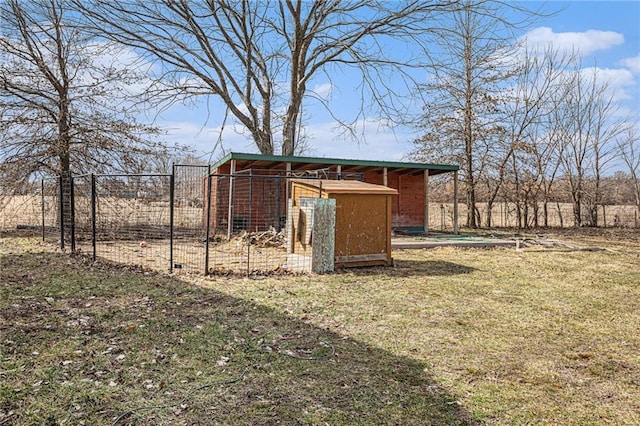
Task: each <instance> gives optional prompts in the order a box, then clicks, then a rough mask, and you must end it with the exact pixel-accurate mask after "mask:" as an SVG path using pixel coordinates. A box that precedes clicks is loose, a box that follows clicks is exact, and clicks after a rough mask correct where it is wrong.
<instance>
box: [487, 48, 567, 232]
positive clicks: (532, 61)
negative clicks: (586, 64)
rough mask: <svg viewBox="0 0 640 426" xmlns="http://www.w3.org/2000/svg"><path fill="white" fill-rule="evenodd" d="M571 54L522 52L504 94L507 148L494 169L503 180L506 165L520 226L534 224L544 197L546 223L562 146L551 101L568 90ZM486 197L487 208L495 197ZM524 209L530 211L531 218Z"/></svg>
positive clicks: (537, 223)
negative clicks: (506, 93) (566, 82)
mask: <svg viewBox="0 0 640 426" xmlns="http://www.w3.org/2000/svg"><path fill="white" fill-rule="evenodd" d="M573 60H574V56H573V55H572V54H568V53H562V52H559V51H555V50H553V49H551V48H548V47H547V48H545V49H544V50H543V51H535V50H528V49H525V50H524V56H523V57H522V58H520V59H519V64H520V65H519V67H518V73H517V77H516V78H515V81H514V84H513V85H512V87H511V88H510V89H509V90H508V99H509V101H508V102H507V104H506V106H505V113H506V114H505V123H504V127H505V129H506V133H507V136H506V137H507V140H508V141H509V144H510V145H509V149H508V151H507V153H506V155H505V156H504V157H503V163H501V164H500V165H499V168H498V170H499V176H500V178H501V179H503V178H504V173H505V172H506V170H505V166H506V164H507V163H508V162H510V163H511V166H512V169H511V175H510V179H511V184H512V190H513V192H514V193H513V194H512V197H513V201H514V202H515V203H516V210H517V214H518V221H517V222H518V223H519V224H520V225H521V226H524V227H528V226H530V225H533V226H538V225H539V222H538V220H539V201H540V195H541V194H542V196H543V206H544V220H545V224H548V198H549V194H550V191H551V186H552V185H553V182H554V180H555V177H556V175H557V173H558V169H559V165H560V161H559V158H560V156H559V155H558V154H559V152H560V151H561V144H560V143H559V141H558V139H557V138H556V137H554V132H553V128H552V126H553V120H554V117H555V112H556V109H555V107H554V104H555V102H554V100H558V99H563V98H564V95H563V94H564V93H565V92H566V90H567V86H566V84H565V78H564V77H565V75H566V73H567V70H568V67H569V66H570V65H571V64H572V63H573ZM497 189H498V188H496V190H494V192H493V193H492V194H491V196H490V198H489V200H488V203H489V204H490V205H491V204H492V203H493V201H494V199H495V197H496V196H497ZM529 208H531V209H532V210H533V216H532V220H530V215H529Z"/></svg>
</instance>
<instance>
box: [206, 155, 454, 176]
mask: <svg viewBox="0 0 640 426" xmlns="http://www.w3.org/2000/svg"><path fill="white" fill-rule="evenodd" d="M231 160H246V161H269V162H281V163H312V164H327V165H336V166H338V165H340V166H363V167H387V168H398V169H404V168H406V169H421V170H441V171H451V172H455V171H457V170H459V169H460V167H459V166H457V165H453V164H428V163H407V162H400V161H375V160H347V159H341V158H325V157H293V156H284V155H265V154H248V153H244V152H230V153H229V154H227V155H225V156H224V157H223V158H221V159H220V160H218V161H217V162H216V163H215V164H214V165H212V166H211V168H212V169H214V170H215V169H217V168H218V167H220V166H222V165H223V164H225V163H227V162H229V161H231Z"/></svg>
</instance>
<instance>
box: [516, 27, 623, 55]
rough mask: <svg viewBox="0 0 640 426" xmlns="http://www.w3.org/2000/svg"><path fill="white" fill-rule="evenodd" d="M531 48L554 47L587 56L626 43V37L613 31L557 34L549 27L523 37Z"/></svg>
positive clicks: (540, 28)
mask: <svg viewBox="0 0 640 426" xmlns="http://www.w3.org/2000/svg"><path fill="white" fill-rule="evenodd" d="M523 39H526V43H527V46H528V47H529V48H533V49H535V48H538V50H543V49H544V48H545V47H548V46H549V45H552V46H553V48H554V49H557V50H561V51H572V50H575V51H577V52H579V54H580V55H581V56H587V55H589V54H591V53H593V52H597V51H599V50H607V49H609V48H611V47H613V46H616V45H620V44H622V43H624V35H622V34H620V33H617V32H613V31H600V30H588V31H584V32H565V33H556V32H554V31H553V29H551V28H549V27H539V28H534V29H533V30H531V31H529V32H528V33H526V34H525V35H524V36H523Z"/></svg>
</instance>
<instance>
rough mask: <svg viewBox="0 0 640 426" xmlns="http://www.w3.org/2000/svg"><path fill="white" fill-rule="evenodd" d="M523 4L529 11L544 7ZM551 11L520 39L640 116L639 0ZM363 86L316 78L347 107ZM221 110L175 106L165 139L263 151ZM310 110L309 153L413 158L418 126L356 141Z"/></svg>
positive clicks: (372, 127)
mask: <svg viewBox="0 0 640 426" xmlns="http://www.w3.org/2000/svg"><path fill="white" fill-rule="evenodd" d="M520 3H522V4H523V5H526V6H527V7H530V8H536V7H539V6H541V5H542V4H543V2H536V1H521V2H520ZM544 8H545V10H546V11H559V12H558V13H557V14H555V15H554V16H550V17H545V18H542V19H540V20H539V21H538V22H536V23H535V25H533V26H532V27H531V28H529V29H528V30H526V31H525V30H523V31H521V34H520V36H521V37H526V39H527V43H528V44H530V45H531V44H541V45H547V44H552V45H553V47H554V48H559V49H564V48H566V49H571V48H572V47H573V48H575V49H576V50H578V51H579V52H580V55H581V60H582V66H583V67H584V68H592V67H597V68H598V75H601V76H603V77H607V78H608V79H609V80H610V87H611V88H612V90H615V97H616V99H619V100H620V105H621V107H622V108H623V109H625V110H629V111H631V112H632V114H634V115H635V116H636V117H640V0H625V1H606V0H604V1H603V0H600V1H550V2H546V4H545V5H544ZM356 83H357V82H354V81H351V80H350V79H349V78H348V76H343V77H342V78H340V77H338V78H334V80H333V81H332V82H330V81H328V80H327V81H322V80H316V81H315V82H314V87H313V90H315V92H316V93H317V94H318V95H320V96H325V97H330V98H331V100H332V102H334V104H341V105H342V106H343V107H347V108H348V106H349V105H350V102H358V101H359V100H358V99H353V97H354V94H353V93H354V92H353V90H354V85H355V84H356ZM354 108H355V107H354ZM416 108H418V106H416ZM216 109H218V108H217V107H216V105H214V104H209V105H207V104H206V103H203V102H199V103H198V104H197V105H196V106H195V107H184V106H180V105H176V106H173V107H172V108H170V109H168V110H167V111H164V112H163V113H162V114H160V115H159V117H158V118H157V123H156V124H158V125H160V126H161V127H163V128H164V129H165V130H166V131H167V132H168V134H167V136H166V137H165V138H166V140H168V141H171V142H177V143H181V144H185V145H191V146H193V147H194V148H195V149H196V153H197V155H198V156H200V157H201V158H202V160H204V161H206V162H214V161H216V160H217V159H219V158H221V157H222V156H223V155H224V154H225V153H228V152H230V151H234V152H250V153H256V152H257V148H256V147H255V145H254V143H253V142H252V140H251V138H250V136H249V135H248V134H247V133H246V132H243V131H242V129H241V128H240V127H239V126H234V125H233V122H232V120H231V118H229V119H228V120H227V121H226V122H225V126H224V128H223V127H222V124H223V120H222V114H220V113H219V112H218V111H216ZM304 114H305V125H306V134H307V136H308V143H309V149H308V150H307V151H306V152H305V153H304V154H305V155H307V156H316V157H328V158H348V159H362V160H384V161H402V160H406V159H407V155H408V153H409V152H410V151H411V150H412V142H411V141H412V140H413V139H414V138H415V137H416V135H417V133H416V130H415V129H411V128H395V129H392V128H389V127H388V126H383V125H382V124H381V123H380V121H379V120H378V119H376V118H375V117H369V118H367V119H365V120H364V122H363V123H364V124H366V126H365V127H364V129H365V131H364V134H363V137H362V138H361V139H362V140H361V141H360V142H354V141H353V140H351V139H347V138H345V137H342V136H341V134H340V132H339V131H338V130H337V128H336V124H335V122H333V121H332V119H331V117H330V116H329V115H328V114H326V113H325V112H323V111H321V110H319V109H314V108H309V109H307V110H305V111H304Z"/></svg>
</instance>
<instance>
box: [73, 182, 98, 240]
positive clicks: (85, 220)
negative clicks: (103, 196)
mask: <svg viewBox="0 0 640 426" xmlns="http://www.w3.org/2000/svg"><path fill="white" fill-rule="evenodd" d="M91 179H92V176H91V175H80V176H73V181H72V183H73V191H72V194H73V199H72V204H73V215H72V216H73V226H72V228H71V232H72V234H73V235H72V240H71V242H72V245H71V248H72V249H73V250H75V251H76V252H78V251H80V252H81V253H91V252H92V247H91V241H92V228H93V219H92V207H91V202H92V194H91V191H92V186H91V185H92V180H91ZM80 247H83V248H80Z"/></svg>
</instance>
